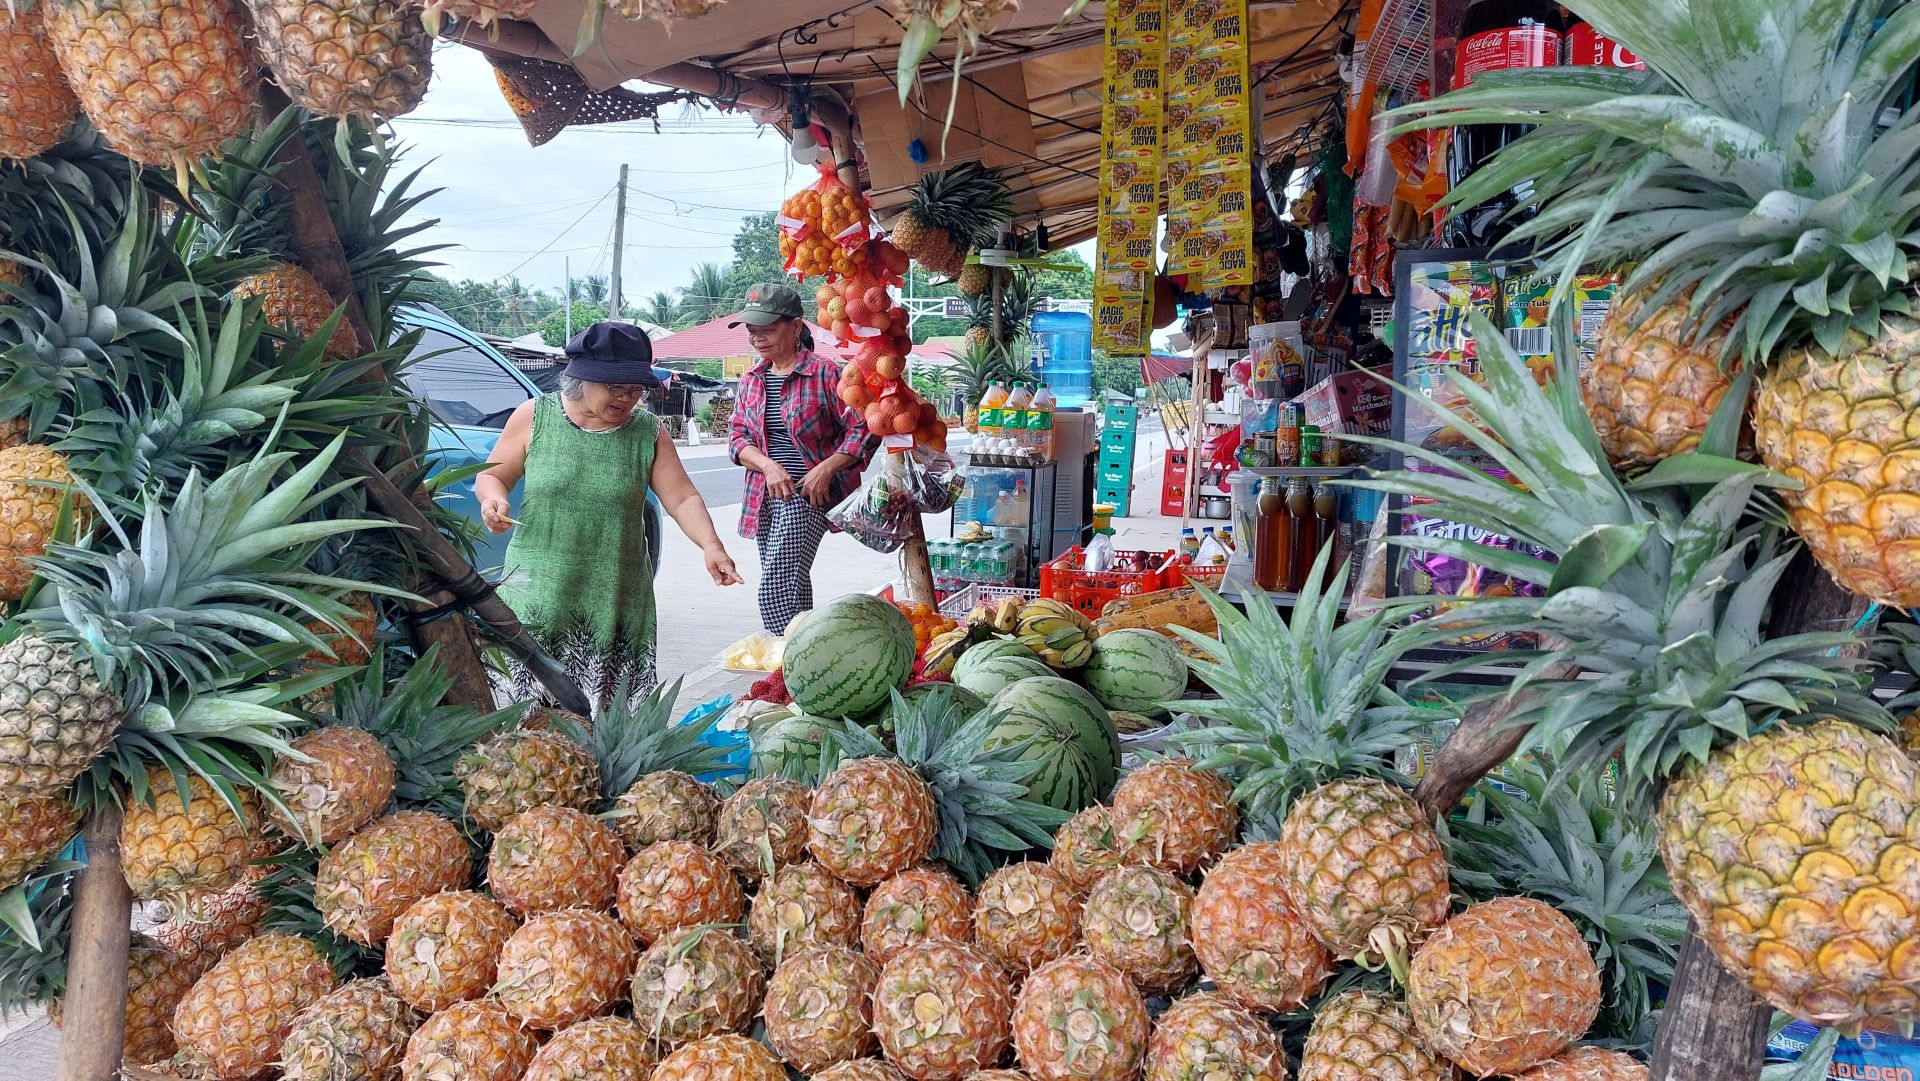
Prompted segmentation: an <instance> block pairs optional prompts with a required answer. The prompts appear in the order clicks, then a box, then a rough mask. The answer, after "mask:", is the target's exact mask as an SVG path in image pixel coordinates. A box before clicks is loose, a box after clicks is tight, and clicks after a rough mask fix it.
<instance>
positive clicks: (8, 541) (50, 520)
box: [0, 443, 85, 601]
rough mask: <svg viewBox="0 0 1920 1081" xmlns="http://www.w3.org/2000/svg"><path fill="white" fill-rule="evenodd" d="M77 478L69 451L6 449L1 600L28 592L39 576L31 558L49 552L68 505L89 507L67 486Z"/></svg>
mask: <svg viewBox="0 0 1920 1081" xmlns="http://www.w3.org/2000/svg"><path fill="white" fill-rule="evenodd" d="M73 482H74V476H73V472H72V470H70V469H69V468H68V467H67V456H66V455H64V454H61V453H60V452H59V451H56V450H54V449H52V448H51V447H43V446H39V445H37V444H33V443H27V444H22V445H20V446H17V447H10V448H8V449H6V450H0V601H17V600H19V599H20V598H22V597H24V596H26V593H27V585H28V584H29V583H30V582H32V581H33V578H34V570H33V568H32V567H31V566H29V565H28V564H27V563H26V559H27V558H28V557H30V556H39V555H44V554H46V550H47V544H48V542H50V541H52V540H53V533H54V529H55V528H56V527H57V526H58V524H59V521H60V511H61V508H62V506H67V507H69V508H71V510H70V511H69V513H79V512H81V511H83V510H84V504H85V500H84V499H79V498H76V497H75V495H74V494H73V493H72V491H71V490H70V489H69V488H67V487H65V486H67V485H71V484H72V483H73ZM82 522H84V519H83V520H82Z"/></svg>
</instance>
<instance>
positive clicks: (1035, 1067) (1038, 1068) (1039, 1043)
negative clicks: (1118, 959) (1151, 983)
mask: <svg viewBox="0 0 1920 1081" xmlns="http://www.w3.org/2000/svg"><path fill="white" fill-rule="evenodd" d="M1013 1039H1014V1044H1015V1046H1017V1047H1018V1048H1019V1049H1020V1064H1021V1065H1022V1066H1024V1067H1026V1070H1027V1072H1028V1073H1030V1074H1032V1075H1033V1076H1034V1078H1035V1081H1128V1079H1129V1078H1132V1077H1135V1076H1137V1075H1138V1074H1139V1072H1140V1065H1141V1062H1142V1060H1143V1059H1144V1058H1145V1056H1146V1052H1147V1004H1146V1001H1145V1000H1144V999H1142V998H1141V997H1140V992H1139V991H1138V990H1137V989H1135V987H1134V986H1133V983H1132V982H1131V981H1129V980H1128V979H1127V977H1126V976H1125V975H1124V974H1123V973H1121V972H1120V971H1119V970H1118V969H1115V968H1113V967H1112V966H1110V965H1107V964H1105V963H1103V962H1100V961H1096V960H1094V959H1093V958H1091V957H1086V956H1083V955H1072V956H1067V957H1062V958H1061V959H1060V960H1058V961H1050V962H1048V963H1047V964H1044V965H1042V966H1040V967H1039V968H1036V969H1034V970H1033V974H1032V975H1030V976H1028V977H1027V982H1026V983H1025V984H1023V985H1021V988H1020V999H1019V1001H1018V1002H1017V1003H1015V1004H1014V1007H1013Z"/></svg>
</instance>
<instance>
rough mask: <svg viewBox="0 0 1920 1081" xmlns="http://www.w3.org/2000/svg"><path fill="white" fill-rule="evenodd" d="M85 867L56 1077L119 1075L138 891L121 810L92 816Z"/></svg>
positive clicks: (77, 1080) (106, 1079)
mask: <svg viewBox="0 0 1920 1081" xmlns="http://www.w3.org/2000/svg"><path fill="white" fill-rule="evenodd" d="M84 836H85V839H86V844H87V866H86V867H85V869H83V870H81V871H80V872H79V874H77V875H76V876H75V877H74V882H73V926H72V929H71V933H70V939H69V945H68V947H67V991H66V998H65V1003H64V1006H63V1016H62V1018H61V1023H60V1061H59V1064H58V1065H57V1066H56V1067H55V1071H56V1072H55V1074H54V1076H55V1077H56V1078H57V1079H58V1081H112V1079H113V1078H116V1077H119V1076H120V1059H121V1055H122V1052H123V1050H124V1044H125V1040H126V1031H127V949H128V945H129V942H130V940H131V938H132V929H133V895H132V894H131V893H130V892H129V891H128V890H127V876H126V874H125V873H124V872H122V871H121V869H120V809H119V808H118V807H116V806H114V805H112V804H107V805H105V806H103V807H101V808H100V809H99V810H97V811H95V812H93V814H92V815H91V816H90V817H89V818H88V819H87V825H86V831H85V834H84Z"/></svg>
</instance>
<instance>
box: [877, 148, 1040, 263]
mask: <svg viewBox="0 0 1920 1081" xmlns="http://www.w3.org/2000/svg"><path fill="white" fill-rule="evenodd" d="M1011 209H1012V200H1011V197H1010V196H1009V195H1008V193H1007V185H1006V183H1005V182H1004V181H1003V180H1001V179H1000V177H999V176H998V174H996V173H994V172H993V171H992V170H989V169H986V168H983V167H982V166H981V165H980V163H979V162H964V163H962V164H960V165H956V166H954V167H953V168H951V169H946V170H942V171H939V172H932V173H928V174H927V175H926V176H923V177H921V178H920V182H919V183H918V184H915V185H914V188H913V192H912V194H911V197H910V199H909V201H908V203H907V206H906V208H905V209H904V210H902V211H901V213H900V216H899V217H898V218H896V219H894V224H893V236H892V240H893V244H894V246H895V247H897V248H899V249H900V250H901V251H903V252H906V253H907V255H909V256H911V257H912V258H913V259H914V260H915V261H917V262H921V263H924V264H926V265H927V267H928V268H929V269H932V270H936V271H939V272H941V273H947V274H953V275H958V274H959V273H961V270H962V268H963V267H964V266H965V265H966V257H967V251H968V249H970V248H972V247H974V246H975V245H977V244H980V243H983V242H988V241H991V240H993V239H994V237H993V232H994V230H995V228H996V227H998V226H1000V225H1004V224H1005V223H1006V221H1007V216H1008V214H1009V213H1010V211H1011Z"/></svg>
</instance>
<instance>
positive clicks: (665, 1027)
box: [631, 927, 767, 1047]
mask: <svg viewBox="0 0 1920 1081" xmlns="http://www.w3.org/2000/svg"><path fill="white" fill-rule="evenodd" d="M766 989H767V975H766V972H765V971H764V970H763V969H761V967H760V960H759V958H757V957H755V956H754V955H753V951H752V950H751V949H749V948H748V947H747V944H746V943H745V942H743V941H741V940H740V939H739V938H738V937H736V936H734V935H733V934H732V933H730V932H728V931H725V930H721V929H718V928H712V927H696V928H694V929H693V930H690V931H677V932H675V933H673V934H672V935H669V936H668V937H666V938H663V939H661V940H660V941H659V942H656V943H654V944H653V946H652V947H650V948H649V949H648V950H647V952H645V953H643V954H641V955H640V963H639V965H638V966H637V967H635V968H634V970H633V985H632V988H631V990H632V995H633V1019H634V1021H635V1022H636V1023H638V1024H639V1025H640V1027H641V1028H642V1029H644V1030H645V1031H646V1033H647V1035H648V1036H649V1037H651V1038H652V1039H653V1040H655V1041H656V1042H658V1043H661V1044H664V1045H666V1046H668V1047H674V1046H678V1045H679V1044H683V1043H686V1042H688V1041H691V1040H699V1039H704V1038H706V1037H708V1036H715V1035H719V1034H721V1033H727V1032H744V1031H746V1029H747V1026H749V1025H750V1024H752V1023H753V1017H754V1014H755V1013H757V1012H758V1011H759V1009H760V1002H761V997H762V996H763V995H764V994H765V993H766Z"/></svg>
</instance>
